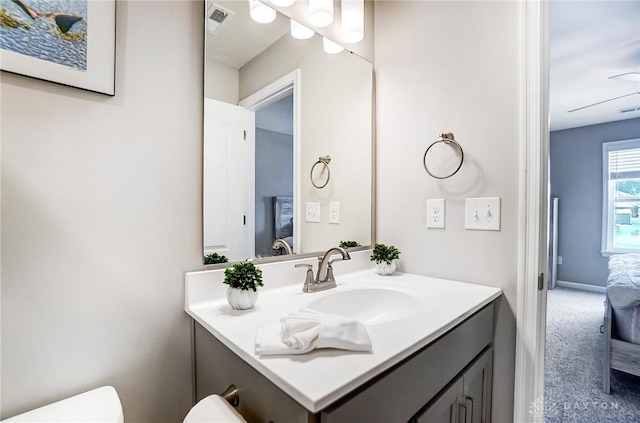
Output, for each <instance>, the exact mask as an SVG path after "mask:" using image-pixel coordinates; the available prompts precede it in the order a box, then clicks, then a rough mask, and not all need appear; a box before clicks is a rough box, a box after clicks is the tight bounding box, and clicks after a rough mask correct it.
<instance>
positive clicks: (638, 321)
mask: <svg viewBox="0 0 640 423" xmlns="http://www.w3.org/2000/svg"><path fill="white" fill-rule="evenodd" d="M612 310H613V315H614V317H615V320H614V321H615V323H616V324H615V327H616V331H617V333H618V337H619V338H620V339H622V340H623V341H627V342H632V343H634V344H638V345H640V306H636V307H631V308H623V309H617V308H614V309H612Z"/></svg>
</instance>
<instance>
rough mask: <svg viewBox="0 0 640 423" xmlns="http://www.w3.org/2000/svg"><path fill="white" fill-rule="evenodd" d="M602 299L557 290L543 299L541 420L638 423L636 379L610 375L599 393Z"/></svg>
mask: <svg viewBox="0 0 640 423" xmlns="http://www.w3.org/2000/svg"><path fill="white" fill-rule="evenodd" d="M604 299H605V296H604V294H600V293H596V292H588V291H580V290H575V289H568V288H562V287H558V288H556V289H555V290H552V291H549V293H548V299H547V345H546V355H545V360H546V363H545V400H544V405H545V409H546V410H545V413H544V414H545V421H546V422H547V423H560V422H563V423H564V422H567V423H568V422H576V423H578V422H579V423H597V422H606V423H609V422H611V423H623V422H640V378H639V377H636V376H633V375H629V374H627V373H622V372H618V371H616V370H614V371H612V375H611V395H606V394H604V393H603V392H602V372H603V350H604V344H603V342H604V335H603V334H601V333H600V326H601V325H602V324H603V316H604V305H603V303H604Z"/></svg>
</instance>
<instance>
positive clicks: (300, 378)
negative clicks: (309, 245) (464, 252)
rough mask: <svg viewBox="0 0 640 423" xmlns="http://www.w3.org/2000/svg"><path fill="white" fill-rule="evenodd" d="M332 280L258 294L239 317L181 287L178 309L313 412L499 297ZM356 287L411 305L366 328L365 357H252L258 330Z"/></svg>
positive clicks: (425, 284)
mask: <svg viewBox="0 0 640 423" xmlns="http://www.w3.org/2000/svg"><path fill="white" fill-rule="evenodd" d="M336 279H337V283H338V288H334V289H330V290H327V291H321V292H316V293H302V292H301V288H302V284H301V283H300V284H295V285H288V286H280V287H276V288H272V289H261V290H260V296H259V298H258V302H257V303H256V305H255V307H254V308H253V309H250V310H244V311H237V310H233V309H231V307H230V306H229V305H228V304H227V301H226V298H225V297H224V295H222V296H219V295H218V296H216V297H215V298H212V297H211V296H210V295H209V296H208V295H206V294H204V293H205V291H206V290H202V289H198V287H195V286H191V287H190V286H189V281H188V280H187V301H186V307H185V309H186V312H187V313H188V314H189V315H190V316H191V317H192V318H193V319H194V320H195V321H196V322H198V323H199V324H200V325H202V326H203V327H204V328H205V329H207V330H208V331H209V332H210V333H211V334H213V335H214V336H215V337H216V338H218V339H219V340H220V341H221V342H222V343H224V344H225V345H226V346H227V347H228V348H229V349H231V350H232V351H233V352H234V353H235V354H237V355H238V356H239V357H240V358H242V359H243V360H244V361H246V362H247V363H248V364H249V365H251V366H252V367H253V368H255V369H256V370H257V371H259V372H260V373H261V374H263V375H264V376H265V377H267V378H268V379H269V380H270V381H271V382H273V383H274V384H275V385H276V386H278V387H279V388H280V389H281V390H283V391H284V392H286V393H287V394H288V395H290V396H291V397H292V398H293V399H294V400H296V401H297V402H299V403H300V404H301V405H302V406H304V407H305V408H306V409H308V410H309V411H311V412H313V413H316V412H319V411H320V410H322V409H324V408H325V407H327V406H328V405H329V404H331V403H333V402H334V401H336V400H338V399H339V398H341V397H342V396H344V395H345V394H347V393H349V392H350V391H352V390H354V389H355V388H357V387H359V386H360V385H362V384H363V383H364V382H366V381H368V380H370V379H371V378H373V377H375V376H376V375H378V374H380V373H381V372H383V371H385V370H387V369H389V368H390V367H392V366H394V365H395V364H397V363H399V362H401V361H402V360H404V359H405V358H407V357H409V356H410V355H411V354H413V353H414V352H416V351H418V350H420V349H421V348H422V347H424V346H426V345H428V344H430V343H431V342H433V341H434V340H436V339H437V338H438V337H440V336H441V335H443V334H445V333H446V332H447V331H449V330H450V329H452V328H454V327H455V326H456V325H458V324H459V323H461V322H462V321H464V320H465V319H466V318H467V317H469V316H471V315H472V314H474V313H475V312H476V311H478V310H480V309H481V308H482V307H484V306H485V305H487V304H489V303H491V302H492V301H493V300H495V299H496V298H498V297H499V296H500V295H501V293H502V291H501V290H500V289H499V288H494V287H489V286H483V285H476V284H470V283H463V282H457V281H451V280H445V279H438V278H432V277H427V276H420V275H414V274H406V273H395V274H394V275H393V276H380V275H377V274H376V273H375V271H374V270H365V271H359V272H353V273H348V274H345V275H342V276H340V277H337V278H336ZM265 281H266V280H265ZM363 288H370V289H376V288H383V289H391V290H396V291H399V292H405V293H411V295H412V296H413V297H414V298H416V299H417V300H418V304H419V306H418V307H415V308H414V309H412V310H411V311H410V312H407V313H406V315H404V316H402V317H401V318H398V319H397V320H393V321H388V320H387V321H385V319H384V318H383V319H379V323H377V324H367V331H368V332H369V335H370V337H371V342H372V345H373V352H372V353H360V352H349V351H341V350H329V349H325V350H315V351H312V352H311V353H308V354H304V355H290V356H275V357H273V356H272V357H262V358H260V357H258V356H257V355H256V354H255V352H254V348H255V335H256V331H257V329H258V328H260V327H264V326H265V325H267V324H270V323H277V322H279V321H280V318H281V317H284V316H286V315H288V314H289V313H290V312H294V311H298V310H299V309H300V308H301V307H305V306H307V305H308V304H309V303H310V302H312V301H314V300H317V299H319V298H322V297H323V296H327V295H331V294H333V293H335V292H340V291H345V290H354V289H363ZM190 291H191V292H190ZM207 296H208V297H209V298H207ZM211 359H212V360H215V357H212V358H211ZM329 375H330V377H328V376H329Z"/></svg>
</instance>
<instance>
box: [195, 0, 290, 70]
mask: <svg viewBox="0 0 640 423" xmlns="http://www.w3.org/2000/svg"><path fill="white" fill-rule="evenodd" d="M212 3H215V5H218V6H221V7H222V8H223V9H226V10H229V11H231V12H233V14H230V15H229V16H228V17H227V18H226V19H225V21H224V22H223V23H222V25H221V26H220V28H219V29H218V31H217V32H216V34H215V35H211V34H209V33H207V38H206V45H205V49H206V57H207V58H209V59H212V58H215V60H217V61H218V62H222V63H224V64H226V65H229V66H231V67H233V68H235V69H240V68H241V67H242V66H244V65H245V64H246V63H248V62H249V61H250V60H251V59H253V58H254V57H256V56H257V55H258V54H260V53H261V52H262V51H263V50H265V49H266V48H267V47H269V46H270V45H271V44H273V43H274V42H275V41H276V40H278V39H279V38H280V37H282V36H283V35H284V34H287V33H288V32H289V19H288V18H287V17H286V16H284V15H282V14H280V13H278V15H277V18H276V20H275V21H273V22H271V23H270V24H268V25H265V24H260V23H257V22H255V21H253V20H252V19H251V18H250V17H249V1H248V0H246V1H240V0H226V1H224V0H223V1H214V2H212V1H208V2H207V4H208V5H211V4H212Z"/></svg>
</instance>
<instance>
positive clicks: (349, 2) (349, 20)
mask: <svg viewBox="0 0 640 423" xmlns="http://www.w3.org/2000/svg"><path fill="white" fill-rule="evenodd" d="M363 39H364V0H342V41H344V42H345V43H357V42H360V41H362V40H363Z"/></svg>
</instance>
